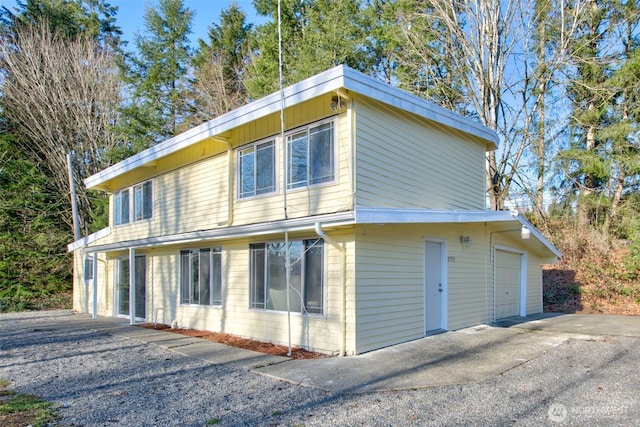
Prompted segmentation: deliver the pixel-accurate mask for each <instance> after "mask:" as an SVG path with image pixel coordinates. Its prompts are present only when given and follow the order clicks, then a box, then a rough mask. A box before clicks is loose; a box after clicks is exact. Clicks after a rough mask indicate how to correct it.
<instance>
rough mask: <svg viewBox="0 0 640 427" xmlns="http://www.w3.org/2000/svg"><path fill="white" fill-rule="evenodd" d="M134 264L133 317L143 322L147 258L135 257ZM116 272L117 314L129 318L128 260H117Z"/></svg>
mask: <svg viewBox="0 0 640 427" xmlns="http://www.w3.org/2000/svg"><path fill="white" fill-rule="evenodd" d="M135 263H136V264H135V268H136V271H135V284H134V286H135V292H136V305H135V313H134V316H135V318H136V319H138V320H144V319H145V317H146V292H147V257H146V256H145V255H136V256H135ZM116 270H117V271H116V301H117V309H118V311H117V314H118V315H119V316H123V317H130V315H131V310H130V307H129V286H130V283H129V281H130V280H129V258H118V259H117V265H116Z"/></svg>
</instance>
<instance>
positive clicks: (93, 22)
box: [0, 0, 122, 49]
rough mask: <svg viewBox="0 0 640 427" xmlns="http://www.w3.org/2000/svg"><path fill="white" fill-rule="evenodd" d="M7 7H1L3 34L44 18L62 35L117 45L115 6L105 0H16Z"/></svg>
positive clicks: (118, 29)
mask: <svg viewBox="0 0 640 427" xmlns="http://www.w3.org/2000/svg"><path fill="white" fill-rule="evenodd" d="M16 3H17V6H16V7H14V8H13V10H10V9H9V8H7V7H6V6H3V7H2V8H0V28H1V29H2V32H3V33H5V34H10V33H14V32H15V31H16V30H18V29H19V28H22V27H24V26H30V25H34V24H38V23H43V22H46V23H47V25H48V26H49V28H50V29H51V31H52V32H54V33H58V34H59V35H60V36H62V37H65V38H70V39H73V38H77V37H78V36H80V35H82V36H84V37H87V36H88V37H92V38H94V39H95V40H97V41H100V42H102V43H103V44H108V45H109V46H111V47H112V48H116V49H118V48H119V46H120V44H121V43H122V41H121V35H122V30H121V29H120V27H118V26H117V25H116V13H117V10H118V8H117V7H116V6H111V5H110V4H109V3H107V2H106V1H105V0H27V1H26V2H25V1H22V0H17V2H16Z"/></svg>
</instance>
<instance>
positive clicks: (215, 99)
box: [188, 55, 247, 125]
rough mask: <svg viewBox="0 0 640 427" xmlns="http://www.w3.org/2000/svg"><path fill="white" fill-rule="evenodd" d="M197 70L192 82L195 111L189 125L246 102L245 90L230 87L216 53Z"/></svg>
mask: <svg viewBox="0 0 640 427" xmlns="http://www.w3.org/2000/svg"><path fill="white" fill-rule="evenodd" d="M211 56H212V57H210V58H208V60H207V61H206V62H204V63H202V64H201V65H199V66H198V67H197V68H196V69H195V70H194V74H195V79H194V81H193V83H192V90H193V99H194V105H193V108H194V113H193V115H192V117H190V119H189V121H188V123H189V125H197V124H200V123H203V122H206V121H208V120H211V119H212V118H214V117H218V116H220V115H222V114H224V113H226V112H228V111H231V110H233V109H234V108H238V107H240V106H241V105H243V104H245V103H246V100H247V97H246V94H245V93H244V92H241V91H234V90H232V89H230V84H229V81H228V79H227V78H226V77H225V69H224V65H223V64H221V63H220V62H219V61H217V58H216V57H215V56H214V55H211Z"/></svg>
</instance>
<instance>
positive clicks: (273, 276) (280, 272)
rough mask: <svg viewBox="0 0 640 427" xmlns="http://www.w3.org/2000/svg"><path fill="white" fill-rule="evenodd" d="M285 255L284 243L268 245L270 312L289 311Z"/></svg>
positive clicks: (268, 303)
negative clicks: (286, 291)
mask: <svg viewBox="0 0 640 427" xmlns="http://www.w3.org/2000/svg"><path fill="white" fill-rule="evenodd" d="M285 254H286V250H285V246H284V243H283V242H274V243H268V244H267V290H268V299H267V308H268V309H269V310H286V309H287V294H286V293H285V288H286V271H285V265H284V260H285Z"/></svg>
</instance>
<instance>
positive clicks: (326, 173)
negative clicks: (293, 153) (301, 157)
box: [309, 123, 334, 184]
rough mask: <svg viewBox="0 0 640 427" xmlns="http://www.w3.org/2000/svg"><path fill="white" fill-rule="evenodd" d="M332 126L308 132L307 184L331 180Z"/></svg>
mask: <svg viewBox="0 0 640 427" xmlns="http://www.w3.org/2000/svg"><path fill="white" fill-rule="evenodd" d="M333 158H334V156H333V124H332V123H327V124H324V125H322V126H318V127H316V128H313V129H311V130H310V131H309V163H310V166H309V169H310V170H309V184H316V183H319V182H326V181H331V180H333V165H334V162H333Z"/></svg>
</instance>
